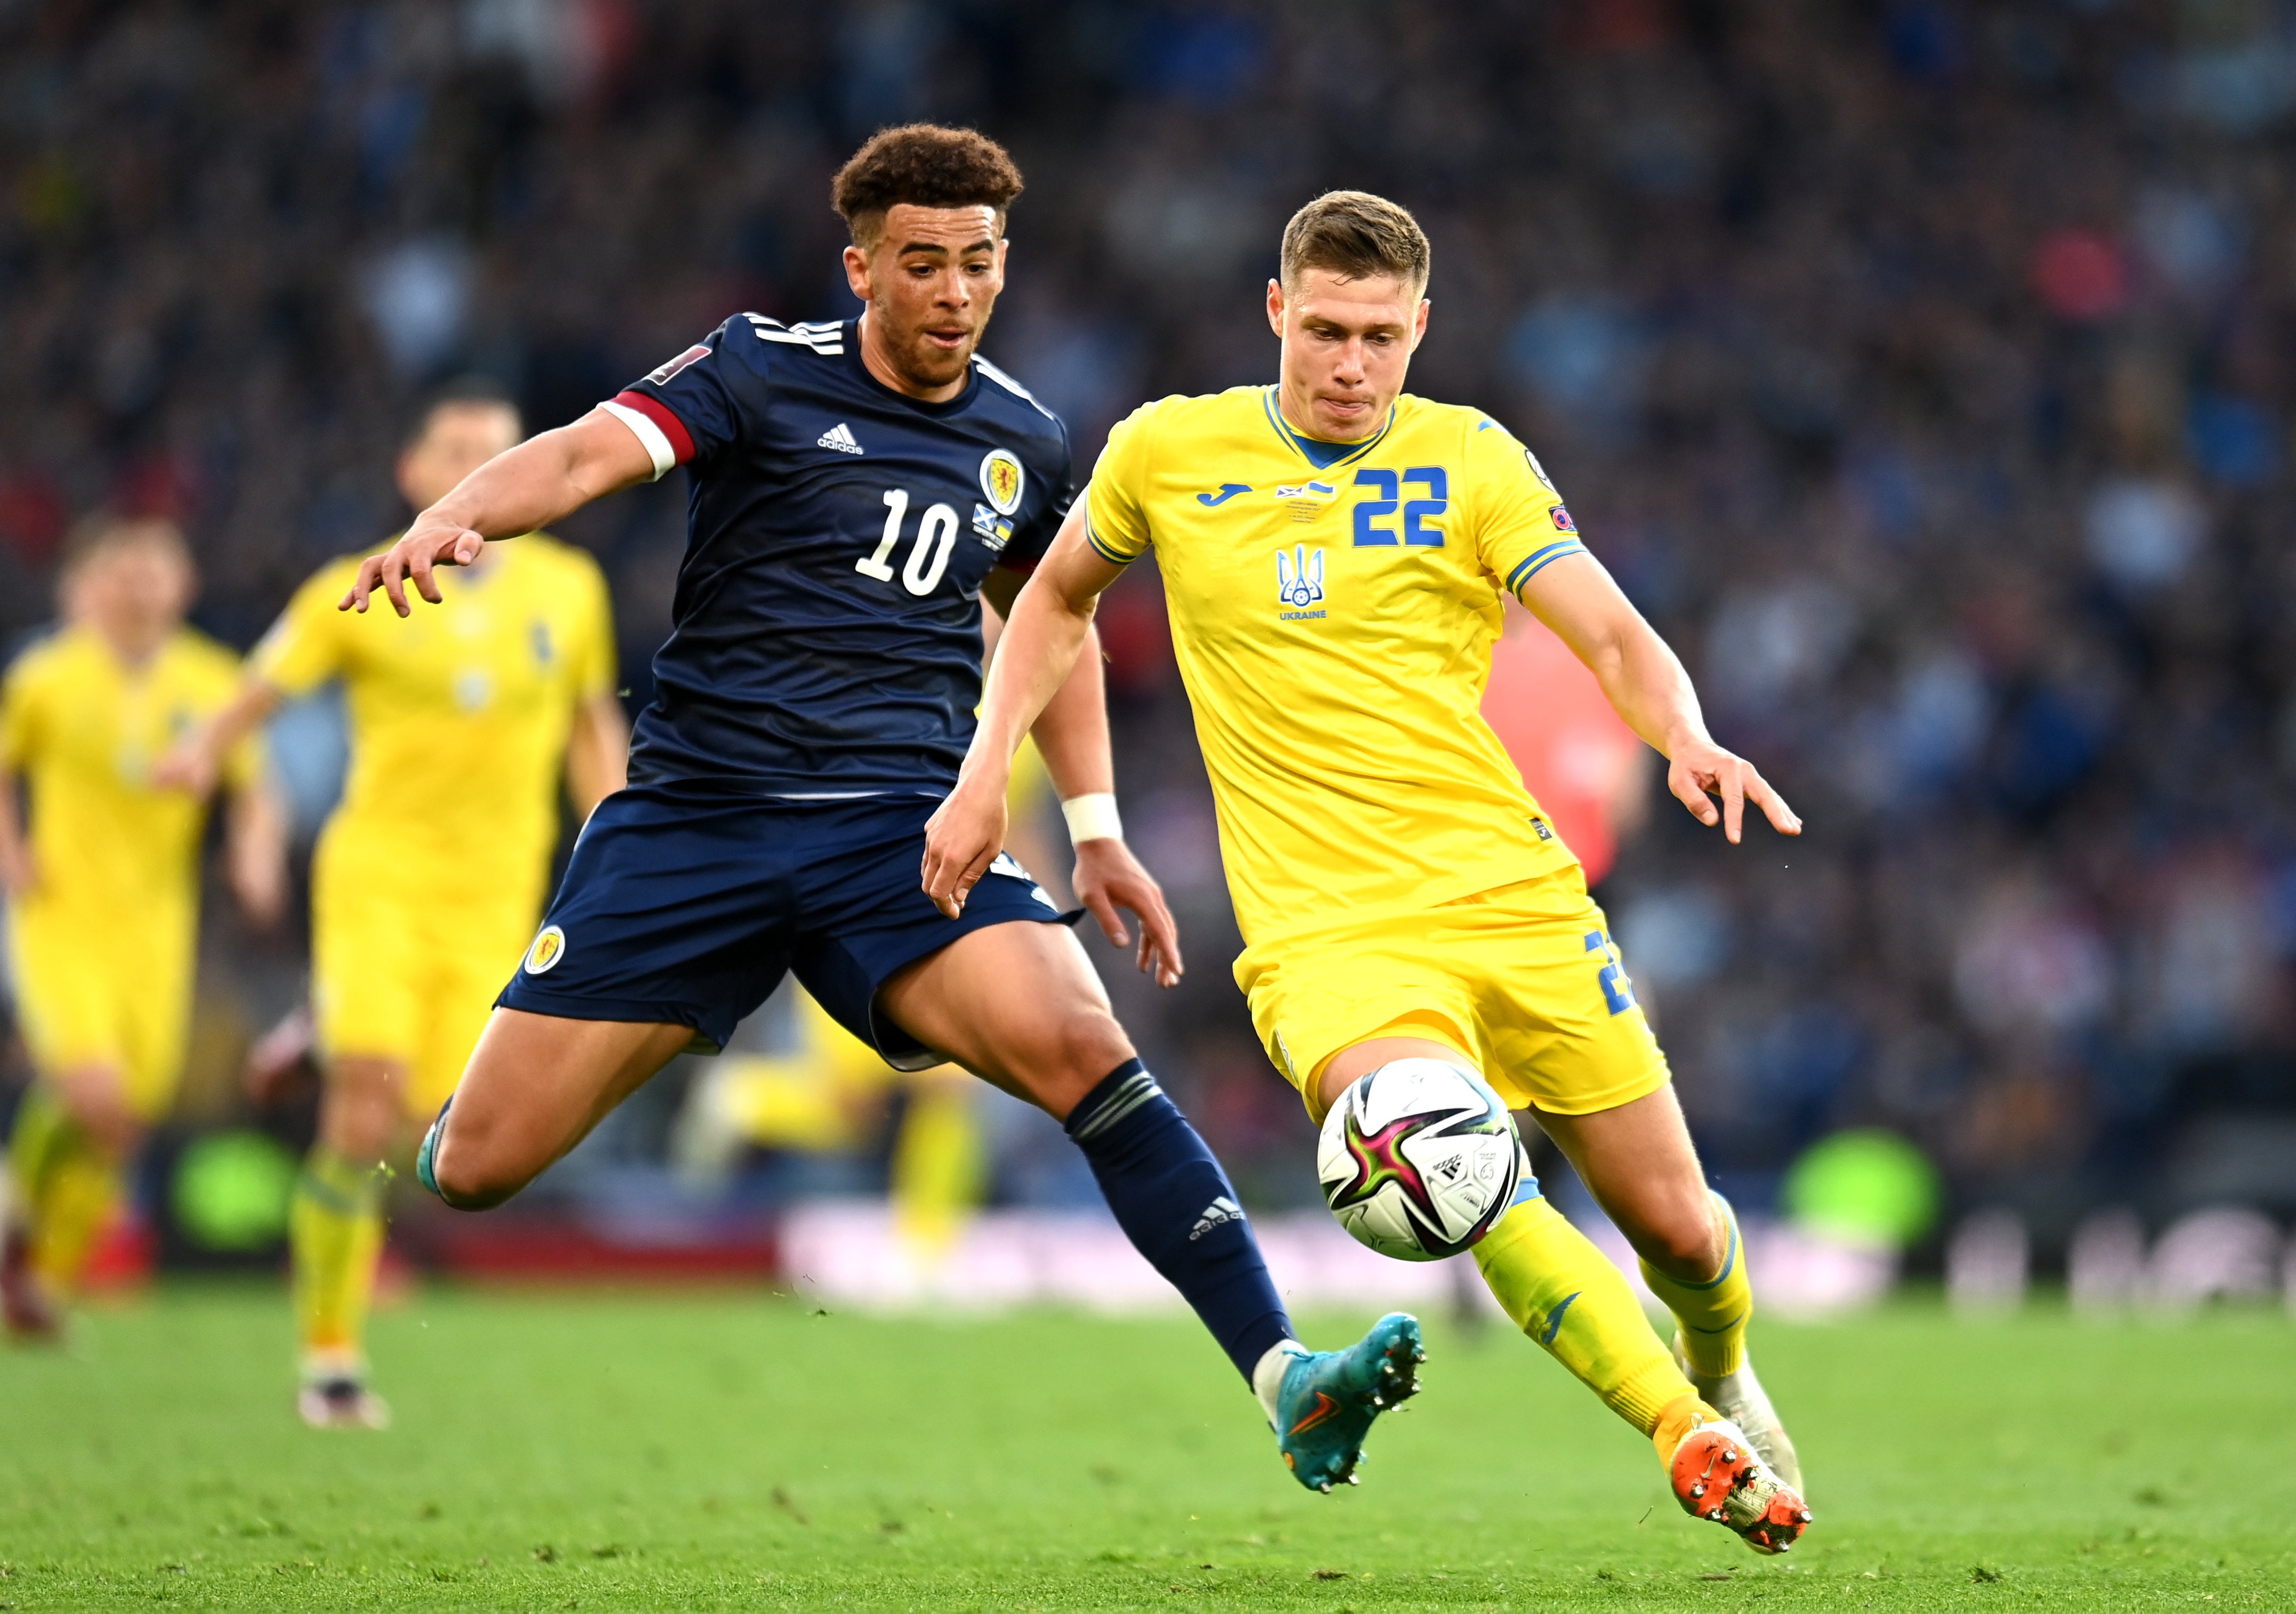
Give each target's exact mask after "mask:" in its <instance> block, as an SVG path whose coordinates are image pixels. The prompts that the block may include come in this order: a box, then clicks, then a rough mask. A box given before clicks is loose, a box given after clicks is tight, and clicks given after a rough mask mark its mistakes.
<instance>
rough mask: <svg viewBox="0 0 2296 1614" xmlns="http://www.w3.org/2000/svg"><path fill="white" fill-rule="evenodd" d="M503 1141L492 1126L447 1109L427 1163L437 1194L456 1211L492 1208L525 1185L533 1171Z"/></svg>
mask: <svg viewBox="0 0 2296 1614" xmlns="http://www.w3.org/2000/svg"><path fill="white" fill-rule="evenodd" d="M430 1175H431V1178H432V1180H433V1181H434V1182H436V1183H437V1184H438V1185H439V1198H440V1199H442V1200H445V1201H446V1202H447V1204H448V1205H450V1206H452V1207H453V1208H455V1209H456V1210H492V1209H493V1208H495V1207H496V1206H497V1205H499V1204H501V1203H502V1202H503V1201H504V1200H507V1199H509V1198H510V1197H511V1196H512V1194H515V1193H516V1192H518V1191H519V1190H520V1189H521V1188H523V1187H525V1186H526V1185H527V1184H528V1183H529V1182H530V1181H531V1180H533V1177H534V1173H533V1172H531V1171H529V1170H526V1169H524V1168H523V1167H522V1163H521V1162H520V1161H518V1160H516V1159H513V1158H512V1151H510V1150H509V1149H507V1148H505V1147H504V1140H503V1139H502V1137H501V1136H500V1135H499V1133H498V1132H497V1131H496V1129H494V1128H491V1127H486V1126H485V1125H483V1124H482V1123H479V1122H474V1121H465V1120H464V1119H463V1117H462V1116H461V1115H460V1114H459V1113H457V1112H455V1111H454V1110H448V1111H447V1121H446V1125H445V1127H444V1128H443V1129H442V1130H441V1132H440V1135H439V1143H438V1148H437V1151H436V1152H435V1153H434V1154H433V1155H432V1157H431V1162H430Z"/></svg>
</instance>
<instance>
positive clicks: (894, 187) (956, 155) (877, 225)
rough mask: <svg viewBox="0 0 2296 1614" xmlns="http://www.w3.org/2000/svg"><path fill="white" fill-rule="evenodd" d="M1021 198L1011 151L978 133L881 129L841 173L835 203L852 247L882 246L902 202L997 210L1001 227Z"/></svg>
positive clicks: (934, 127) (928, 126)
mask: <svg viewBox="0 0 2296 1614" xmlns="http://www.w3.org/2000/svg"><path fill="white" fill-rule="evenodd" d="M1020 193H1021V170H1020V169H1019V168H1016V167H1014V166H1013V157H1012V154H1011V153H1010V152H1007V151H1005V148H1004V147H1003V146H1001V145H998V144H997V143H996V142H995V141H993V140H991V139H989V138H988V135H983V134H981V133H980V131H979V130H977V129H952V128H947V127H943V126H942V125H940V124H937V123H905V124H903V125H901V126H900V127H898V128H891V129H880V130H878V131H877V132H876V133H875V134H874V135H871V136H870V137H869V143H867V144H866V145H865V146H863V147H862V148H861V149H860V150H859V151H857V152H854V153H853V157H852V160H850V161H849V162H848V163H847V164H846V165H845V166H844V167H843V168H840V169H838V170H837V178H836V180H835V181H834V182H833V183H832V185H831V187H830V197H831V203H832V206H834V207H835V208H836V209H837V213H838V217H840V218H842V219H844V220H845V226H846V228H847V229H849V230H850V231H852V232H853V241H854V244H856V245H857V246H859V247H863V248H868V247H871V246H873V245H875V244H876V240H877V233H878V232H879V231H880V230H881V229H882V228H884V225H885V214H886V213H887V211H888V210H889V209H891V208H892V207H894V206H895V205H896V204H897V203H899V202H904V201H906V202H908V203H910V204H911V205H912V206H914V207H920V208H980V207H987V208H994V209H996V227H997V229H998V231H999V232H1000V233H1001V232H1002V231H1003V229H1004V227H1005V209H1007V208H1009V207H1011V206H1012V205H1013V198H1014V197H1016V196H1018V195H1019V194H1020Z"/></svg>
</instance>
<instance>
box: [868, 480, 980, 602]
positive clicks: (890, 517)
mask: <svg viewBox="0 0 2296 1614" xmlns="http://www.w3.org/2000/svg"><path fill="white" fill-rule="evenodd" d="M908 513H909V496H908V493H907V490H906V489H905V488H899V487H892V488H888V489H887V490H886V492H885V530H884V531H883V532H882V533H881V534H880V535H879V537H878V539H877V547H876V550H875V551H874V553H870V554H865V555H863V556H862V557H861V558H860V559H859V560H857V561H854V562H853V569H854V570H856V571H857V572H859V573H860V574H861V575H862V576H863V577H865V578H876V579H877V581H879V582H880V583H890V582H891V581H892V580H893V577H894V572H893V569H892V567H891V566H890V565H889V564H888V563H887V562H888V561H889V560H890V557H891V555H892V553H893V546H894V545H897V544H898V543H899V542H900V541H901V521H902V519H903V518H904V517H906V515H907V514H908ZM955 547H956V512H955V510H954V509H953V508H951V507H950V506H948V505H947V504H935V505H933V506H932V507H931V509H929V510H927V511H926V512H925V513H924V519H923V520H921V521H919V522H918V523H917V537H916V542H915V543H914V545H911V546H910V549H909V560H908V564H907V565H906V566H904V567H902V568H901V570H900V579H901V586H902V587H903V588H906V589H907V590H908V591H909V592H910V593H911V594H931V593H932V591H933V588H934V586H935V585H937V584H938V583H939V581H940V578H941V574H942V573H943V572H945V571H947V569H948V557H949V553H950V552H951V551H953V550H954V549H955Z"/></svg>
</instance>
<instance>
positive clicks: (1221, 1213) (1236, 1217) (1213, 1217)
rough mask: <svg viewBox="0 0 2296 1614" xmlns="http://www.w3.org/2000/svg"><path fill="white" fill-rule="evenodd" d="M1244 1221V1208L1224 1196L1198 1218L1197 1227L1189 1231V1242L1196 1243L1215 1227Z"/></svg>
mask: <svg viewBox="0 0 2296 1614" xmlns="http://www.w3.org/2000/svg"><path fill="white" fill-rule="evenodd" d="M1242 1220H1243V1207H1242V1206H1241V1205H1239V1204H1237V1203H1236V1202H1235V1201H1234V1200H1231V1199H1229V1198H1228V1197H1227V1195H1226V1194H1222V1195H1220V1197H1219V1198H1218V1199H1216V1200H1213V1201H1212V1202H1211V1203H1210V1204H1209V1205H1207V1206H1205V1207H1204V1214H1203V1215H1201V1216H1200V1217H1197V1218H1196V1225H1195V1226H1193V1228H1191V1229H1189V1231H1188V1242H1189V1243H1191V1244H1193V1243H1194V1242H1195V1241H1197V1240H1198V1239H1201V1238H1202V1237H1203V1236H1204V1235H1205V1234H1206V1233H1210V1231H1211V1230H1212V1229H1213V1228H1215V1227H1225V1226H1226V1225H1228V1224H1229V1223H1230V1222H1241V1221H1242Z"/></svg>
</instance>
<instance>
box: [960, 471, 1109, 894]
mask: <svg viewBox="0 0 2296 1614" xmlns="http://www.w3.org/2000/svg"><path fill="white" fill-rule="evenodd" d="M1084 512H1085V501H1084V500H1083V499H1081V498H1079V499H1078V500H1077V502H1076V504H1075V507H1074V508H1073V509H1071V510H1070V512H1069V518H1068V520H1067V521H1066V522H1065V523H1063V524H1062V528H1061V531H1060V536H1059V537H1056V538H1054V540H1053V546H1052V548H1051V550H1050V551H1048V552H1047V553H1046V556H1045V558H1044V560H1043V561H1041V562H1040V563H1039V564H1038V565H1037V571H1036V575H1035V576H1034V577H1032V578H1029V583H1028V586H1027V587H1025V588H1023V589H1021V593H1020V596H1019V597H1018V598H1017V599H1015V600H1014V601H1013V609H1012V610H1011V612H1010V613H1009V614H1008V615H1007V616H1006V619H1005V634H1004V636H1003V637H1002V638H1001V639H999V640H998V641H997V644H996V660H995V661H994V662H993V663H991V665H990V667H989V668H988V688H987V690H986V692H984V694H983V697H982V700H981V703H980V726H979V727H978V728H977V729H975V730H974V732H973V735H972V749H971V750H968V751H967V752H966V753H965V757H964V767H963V768H962V769H961V770H960V771H959V773H958V774H957V780H956V789H955V790H954V791H950V792H949V795H948V799H947V800H946V801H943V802H942V803H941V804H940V807H939V810H938V811H936V812H935V813H934V814H933V815H932V818H931V821H930V822H928V823H927V824H926V825H925V856H924V867H923V871H922V874H923V881H924V889H925V895H926V896H928V897H931V898H932V900H933V905H935V906H936V907H938V908H939V909H940V911H941V912H942V913H944V914H947V915H948V916H949V917H950V918H952V919H954V918H955V917H956V915H957V914H960V913H962V912H963V911H964V899H965V898H966V897H969V896H970V895H972V888H973V886H974V885H975V884H977V883H978V882H979V881H980V877H981V876H982V875H983V874H985V873H988V865H989V864H991V863H992V862H994V861H995V860H996V854H997V852H998V851H999V850H1001V849H1002V848H1003V847H1004V845H1005V789H1006V787H1007V786H1008V785H1009V784H1010V783H1011V782H1012V776H1013V752H1014V751H1015V750H1018V749H1019V748H1020V744H1021V735H1023V734H1025V733H1028V732H1029V728H1030V727H1031V726H1032V725H1034V724H1035V723H1036V721H1037V716H1038V714H1040V713H1041V712H1043V711H1044V709H1045V708H1046V705H1047V704H1048V703H1049V702H1050V701H1051V700H1052V699H1053V696H1054V693H1055V692H1058V691H1059V690H1060V688H1061V686H1062V684H1065V683H1066V682H1067V681H1068V677H1069V673H1070V669H1071V668H1074V667H1075V666H1076V660H1077V655H1078V651H1081V650H1082V649H1083V648H1084V644H1085V640H1086V638H1087V636H1088V635H1089V634H1090V632H1091V629H1092V614H1093V610H1094V609H1095V606H1096V605H1097V604H1098V603H1099V600H1100V594H1101V591H1102V590H1103V589H1104V588H1106V587H1107V586H1109V585H1110V584H1111V583H1113V582H1114V581H1116V579H1117V578H1118V577H1119V576H1120V575H1121V572H1122V569H1121V568H1119V567H1116V566H1111V565H1110V564H1109V563H1108V562H1107V561H1104V560H1103V559H1101V557H1100V556H1099V555H1098V554H1096V553H1094V551H1093V548H1092V545H1090V544H1088V543H1087V542H1086V541H1085V536H1084V534H1085V513H1084ZM1105 742H1106V741H1105V731H1104V730H1103V745H1104V744H1105ZM1055 743H1056V744H1057V741H1056V742H1055ZM1046 766H1051V756H1050V753H1049V752H1048V753H1047V755H1046ZM1055 782H1057V783H1061V784H1063V785H1065V784H1067V783H1068V781H1063V780H1060V779H1059V777H1058V775H1055Z"/></svg>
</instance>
